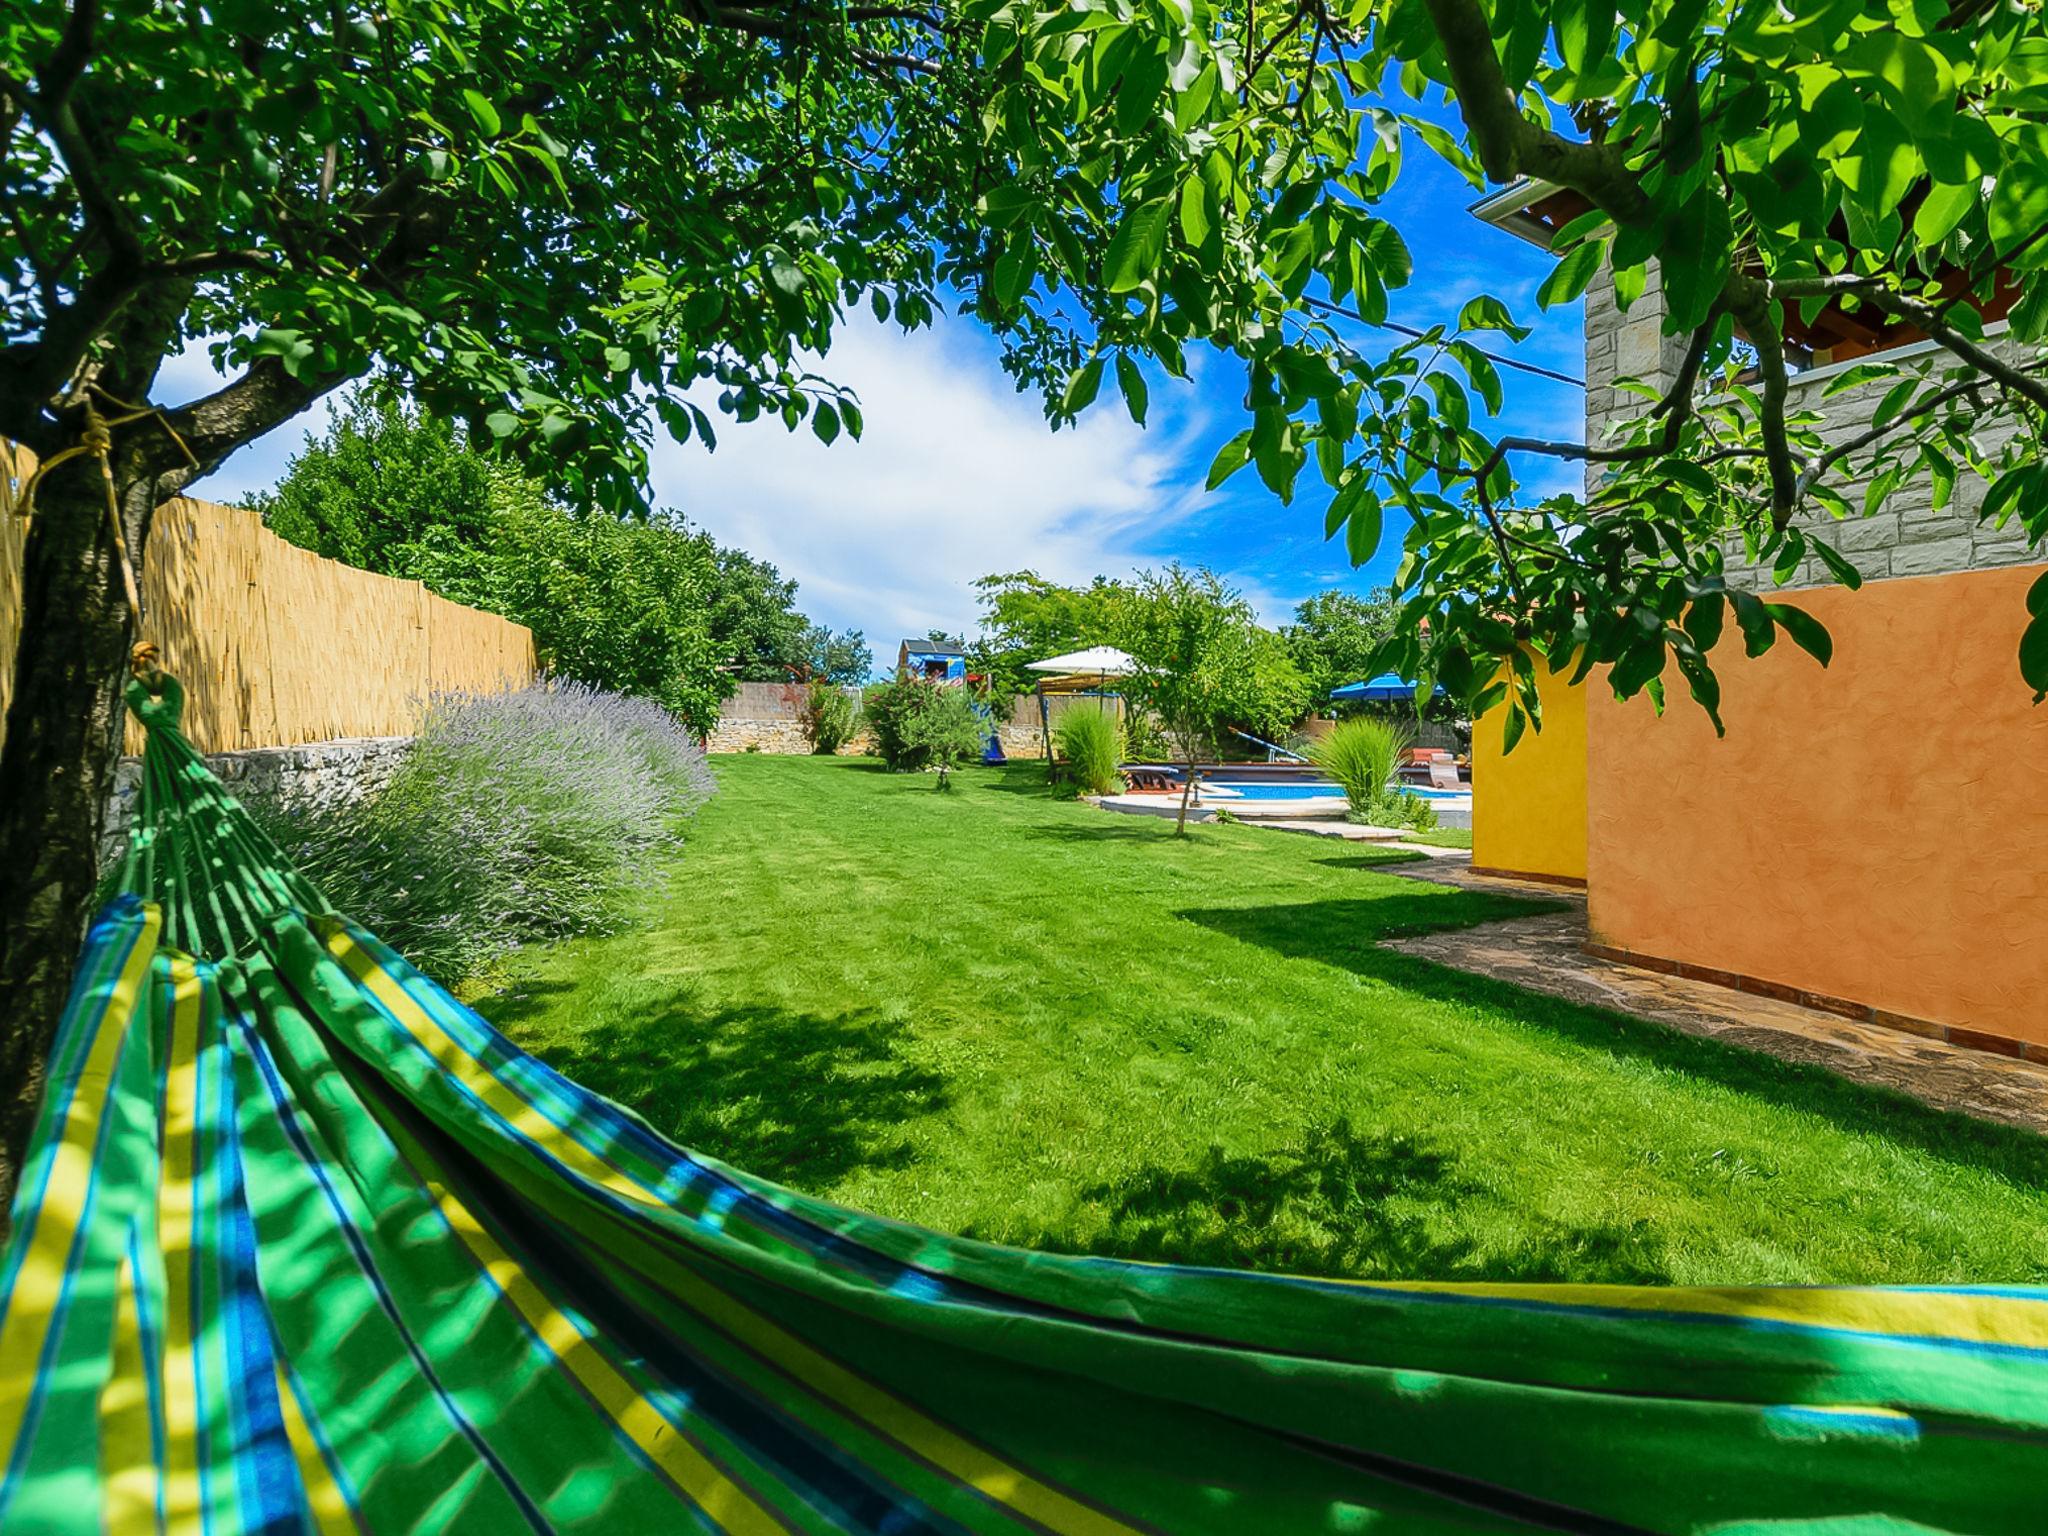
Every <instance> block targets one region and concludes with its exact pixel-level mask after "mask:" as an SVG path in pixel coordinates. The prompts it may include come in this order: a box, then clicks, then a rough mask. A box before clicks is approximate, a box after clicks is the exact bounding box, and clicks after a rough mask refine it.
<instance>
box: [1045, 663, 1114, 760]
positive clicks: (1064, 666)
mask: <svg viewBox="0 0 2048 1536" xmlns="http://www.w3.org/2000/svg"><path fill="white" fill-rule="evenodd" d="M1134 668H1135V663H1133V662H1132V660H1131V658H1130V655H1129V654H1128V653H1127V652H1124V651H1120V650H1118V649H1117V648H1116V647H1115V646H1113V645H1091V646H1089V647H1088V649H1087V650H1085V651H1069V652H1067V653H1066V655H1064V656H1048V657H1046V658H1045V660H1043V661H1030V662H1026V663H1025V664H1024V670H1025V671H1027V672H1044V673H1047V674H1049V675H1055V676H1059V677H1080V676H1085V675H1086V674H1088V673H1090V672H1093V673H1094V674H1095V677H1096V693H1097V696H1098V700H1099V698H1100V696H1101V695H1102V694H1103V693H1105V692H1107V687H1106V685H1107V684H1108V682H1109V680H1110V679H1111V678H1112V677H1129V676H1130V675H1131V673H1132V671H1133V670H1134ZM1098 707H1099V704H1098ZM1038 720H1039V726H1040V728H1041V729H1042V730H1043V731H1044V732H1045V760H1046V761H1047V762H1048V763H1050V762H1051V761H1052V719H1051V716H1050V715H1048V714H1047V712H1046V707H1045V685H1044V684H1043V683H1040V684H1039V685H1038Z"/></svg>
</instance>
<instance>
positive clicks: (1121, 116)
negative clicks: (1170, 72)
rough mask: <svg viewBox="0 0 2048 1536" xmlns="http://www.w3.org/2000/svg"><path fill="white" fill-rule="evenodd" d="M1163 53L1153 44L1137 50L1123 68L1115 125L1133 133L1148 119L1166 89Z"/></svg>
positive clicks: (1117, 94)
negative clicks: (1146, 49)
mask: <svg viewBox="0 0 2048 1536" xmlns="http://www.w3.org/2000/svg"><path fill="white" fill-rule="evenodd" d="M1167 68H1168V62H1167V57H1166V55H1165V54H1164V53H1163V52H1161V51H1160V50H1158V49H1156V48H1154V49H1151V50H1148V51H1146V52H1144V53H1140V54H1139V55H1138V57H1137V58H1135V59H1133V60H1132V61H1131V63H1130V66H1129V67H1128V68H1127V69H1125V70H1124V77H1123V80H1122V81H1121V82H1120V83H1119V84H1118V86H1117V88H1116V125H1117V127H1118V128H1119V129H1121V130H1122V131H1123V132H1125V133H1136V132H1137V131H1138V130H1139V129H1140V128H1142V127H1144V126H1145V124H1146V123H1147V122H1148V121H1149V120H1150V119H1151V116H1152V111H1153V108H1155V107H1156V106H1158V104H1159V93H1160V92H1161V91H1163V90H1165V89H1166V71H1167Z"/></svg>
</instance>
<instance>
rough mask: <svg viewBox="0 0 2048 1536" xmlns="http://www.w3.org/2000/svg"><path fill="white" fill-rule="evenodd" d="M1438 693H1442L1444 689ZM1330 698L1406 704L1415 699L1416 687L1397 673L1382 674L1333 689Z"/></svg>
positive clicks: (1368, 702)
mask: <svg viewBox="0 0 2048 1536" xmlns="http://www.w3.org/2000/svg"><path fill="white" fill-rule="evenodd" d="M1436 692H1438V693H1442V692H1443V689H1441V688H1439V689H1437V690H1436ZM1330 697H1331V698H1333V699H1345V700H1362V701H1364V702H1365V703H1367V704H1406V703H1408V702H1410V701H1411V700H1413V699H1414V697H1415V685H1414V684H1413V683H1411V682H1409V681H1408V680H1407V679H1406V678H1404V677H1400V676H1398V675H1396V674H1395V673H1392V672H1382V673H1381V674H1380V675H1379V676H1378V677H1374V678H1368V679H1367V680H1366V681H1364V682H1362V683H1346V684H1345V685H1344V686H1343V687H1341V688H1332V689H1331V690H1330Z"/></svg>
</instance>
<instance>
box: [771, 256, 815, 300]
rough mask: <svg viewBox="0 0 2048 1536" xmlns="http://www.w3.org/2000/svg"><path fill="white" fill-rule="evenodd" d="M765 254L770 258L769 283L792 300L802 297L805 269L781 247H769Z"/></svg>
mask: <svg viewBox="0 0 2048 1536" xmlns="http://www.w3.org/2000/svg"><path fill="white" fill-rule="evenodd" d="M765 254H766V256H767V258H768V281H769V282H771V283H773V284H774V285H775V286H776V287H777V288H779V289H780V290H781V291H782V292H784V293H786V294H788V295H789V296H790V297H791V298H796V297H797V296H798V295H800V294H801V293H802V292H803V291H804V286H805V279H804V269H803V268H802V267H800V266H798V265H797V264H796V261H795V259H794V258H793V257H791V255H790V254H789V252H787V251H785V250H784V249H783V248H782V247H781V246H779V245H771V246H769V247H768V249H767V251H766V253H765Z"/></svg>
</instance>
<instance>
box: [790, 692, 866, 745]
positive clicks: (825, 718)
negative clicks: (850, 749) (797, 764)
mask: <svg viewBox="0 0 2048 1536" xmlns="http://www.w3.org/2000/svg"><path fill="white" fill-rule="evenodd" d="M859 724H860V710H859V709H858V708H857V707H856V706H855V704H854V702H853V699H852V698H851V697H850V696H849V695H848V694H847V692H846V690H845V689H844V688H837V687H834V686H833V685H832V684H831V683H826V682H816V683H812V684H811V688H810V692H809V694H808V695H806V697H805V699H804V713H803V728H804V739H805V740H806V741H808V742H809V743H810V744H811V751H812V752H814V753H816V754H817V755H819V756H821V757H830V756H831V755H832V754H833V753H835V752H837V751H838V750H839V749H840V748H841V747H843V746H845V745H846V744H847V743H848V742H849V741H851V740H853V733H854V731H855V730H856V729H857V728H858V726H859Z"/></svg>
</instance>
